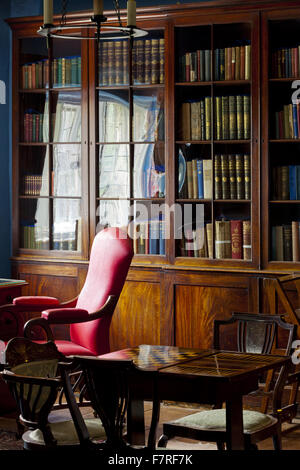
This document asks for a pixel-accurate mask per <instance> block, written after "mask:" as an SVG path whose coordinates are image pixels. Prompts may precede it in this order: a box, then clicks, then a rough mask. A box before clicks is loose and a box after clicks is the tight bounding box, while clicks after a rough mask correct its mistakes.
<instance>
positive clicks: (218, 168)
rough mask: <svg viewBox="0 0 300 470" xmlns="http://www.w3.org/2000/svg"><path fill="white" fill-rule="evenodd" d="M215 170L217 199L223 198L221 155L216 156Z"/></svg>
mask: <svg viewBox="0 0 300 470" xmlns="http://www.w3.org/2000/svg"><path fill="white" fill-rule="evenodd" d="M214 172H215V199H222V172H221V155H215V157H214Z"/></svg>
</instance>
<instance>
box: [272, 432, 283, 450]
mask: <svg viewBox="0 0 300 470" xmlns="http://www.w3.org/2000/svg"><path fill="white" fill-rule="evenodd" d="M272 439H273V446H274V450H282V443H281V432H280V431H277V432H276V434H274V436H273V437H272Z"/></svg>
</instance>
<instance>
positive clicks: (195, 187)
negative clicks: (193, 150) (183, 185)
mask: <svg viewBox="0 0 300 470" xmlns="http://www.w3.org/2000/svg"><path fill="white" fill-rule="evenodd" d="M192 175H193V176H192V178H193V183H192V186H193V196H192V197H193V199H197V197H198V172H197V160H195V159H194V160H192Z"/></svg>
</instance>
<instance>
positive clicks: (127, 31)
mask: <svg viewBox="0 0 300 470" xmlns="http://www.w3.org/2000/svg"><path fill="white" fill-rule="evenodd" d="M113 4H114V10H115V12H116V15H117V23H118V24H117V25H108V24H106V21H107V17H106V16H104V15H103V0H93V15H92V16H91V18H90V20H89V22H82V23H79V22H78V21H76V20H72V19H71V20H69V19H68V20H67V11H66V10H67V0H62V13H61V18H60V21H59V23H58V24H53V0H44V24H43V25H42V26H41V27H40V28H39V30H38V31H37V33H38V34H39V35H41V36H44V37H46V38H47V40H48V39H49V38H50V37H54V38H63V39H93V40H97V41H100V40H102V39H126V38H129V39H131V38H136V37H141V36H145V35H146V34H148V32H147V31H144V30H142V29H140V28H137V27H136V2H135V0H127V24H126V26H124V25H123V24H122V21H121V11H120V5H119V0H113Z"/></svg>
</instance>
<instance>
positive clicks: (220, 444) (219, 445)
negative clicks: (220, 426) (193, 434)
mask: <svg viewBox="0 0 300 470" xmlns="http://www.w3.org/2000/svg"><path fill="white" fill-rule="evenodd" d="M217 448H218V450H225V442H223V441H217Z"/></svg>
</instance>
